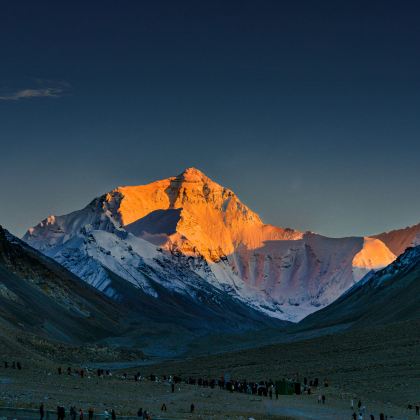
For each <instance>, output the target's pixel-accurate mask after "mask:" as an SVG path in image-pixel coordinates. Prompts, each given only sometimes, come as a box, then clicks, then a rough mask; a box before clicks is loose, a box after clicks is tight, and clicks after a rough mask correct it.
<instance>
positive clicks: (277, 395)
mask: <svg viewBox="0 0 420 420" xmlns="http://www.w3.org/2000/svg"><path fill="white" fill-rule="evenodd" d="M275 389H276V400H278V399H279V389H278V387H277V386H276V388H275ZM309 389H311V388H309Z"/></svg>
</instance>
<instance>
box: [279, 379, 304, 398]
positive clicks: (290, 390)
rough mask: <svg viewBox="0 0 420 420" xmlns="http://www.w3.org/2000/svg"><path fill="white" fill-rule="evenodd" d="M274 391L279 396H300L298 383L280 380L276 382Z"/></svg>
mask: <svg viewBox="0 0 420 420" xmlns="http://www.w3.org/2000/svg"><path fill="white" fill-rule="evenodd" d="M275 386H276V391H277V393H278V394H279V395H293V394H300V383H299V382H293V381H288V380H287V379H282V380H281V381H276V385H275Z"/></svg>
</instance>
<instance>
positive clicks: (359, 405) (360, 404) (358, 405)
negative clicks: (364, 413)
mask: <svg viewBox="0 0 420 420" xmlns="http://www.w3.org/2000/svg"><path fill="white" fill-rule="evenodd" d="M361 406H362V401H360V400H359V402H358V403H357V408H358V409H359V410H360V407H361Z"/></svg>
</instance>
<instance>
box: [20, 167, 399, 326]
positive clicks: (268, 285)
mask: <svg viewBox="0 0 420 420" xmlns="http://www.w3.org/2000/svg"><path fill="white" fill-rule="evenodd" d="M24 240H25V241H26V242H28V243H29V244H30V245H32V246H33V247H35V248H37V249H38V250H40V251H42V252H43V253H45V254H46V255H48V256H50V257H52V258H54V259H55V260H56V261H58V262H59V263H61V264H62V265H64V266H65V267H66V268H68V269H69V270H70V271H72V272H73V273H75V274H76V275H78V276H79V277H81V278H82V279H84V280H85V281H87V282H88V283H89V284H91V285H93V286H95V287H96V288H97V289H99V290H101V291H102V292H104V293H105V294H106V295H108V296H110V297H112V298H114V299H116V300H120V299H123V296H122V293H123V292H121V291H119V290H117V288H116V287H115V286H114V284H115V281H114V279H115V277H118V278H120V279H121V278H122V279H124V280H126V281H127V282H129V283H130V284H132V285H134V286H135V287H136V288H137V289H138V290H141V291H142V292H143V293H145V294H146V295H148V296H149V297H150V299H159V297H160V294H161V290H163V289H165V290H166V291H170V292H171V293H175V294H179V295H183V296H189V297H190V298H192V299H195V298H196V297H197V296H198V295H200V290H204V289H206V290H207V288H208V287H211V290H217V291H218V293H222V294H226V295H228V296H230V297H231V298H233V299H234V300H236V301H238V302H241V303H243V304H246V305H248V307H250V308H252V309H256V310H258V311H260V312H262V313H264V314H265V315H268V316H270V317H275V318H279V319H284V320H291V321H298V320H300V319H302V318H303V317H305V316H306V315H308V314H310V313H312V312H314V311H316V310H317V309H320V308H322V307H324V306H326V305H328V304H329V303H331V302H333V301H334V300H335V299H337V298H338V297H339V296H340V295H341V294H342V293H343V292H345V291H346V290H347V289H349V288H350V287H351V286H353V285H354V284H355V283H356V282H357V281H359V280H360V279H361V278H362V277H363V276H364V275H365V274H366V273H368V272H369V271H371V270H376V269H379V268H382V267H384V266H386V265H388V264H389V263H391V262H392V261H393V260H394V259H395V255H394V254H393V253H392V252H391V251H390V249H389V248H388V247H387V246H386V245H385V244H384V242H382V241H381V240H380V239H376V238H367V237H365V238H363V237H350V238H340V239H332V238H327V237H324V236H321V235H317V234H314V233H302V232H299V231H296V230H293V229H288V228H286V229H285V228H280V227H276V226H273V225H267V224H264V223H263V222H262V221H261V219H260V218H259V216H258V215H257V214H256V213H254V212H253V211H251V210H250V209H249V208H248V207H247V206H245V205H244V204H243V203H242V202H241V201H240V200H239V199H238V197H237V196H236V195H235V193H233V192H232V191H231V190H229V189H227V188H225V187H223V186H221V185H219V184H217V183H216V182H214V181H212V180H211V179H210V178H208V177H207V176H205V175H204V174H203V173H202V172H200V171H199V170H197V169H194V168H189V169H187V170H185V171H184V172H183V173H182V174H180V175H178V176H175V177H171V178H168V179H164V180H160V181H156V182H152V183H150V184H147V185H141V186H129V187H119V188H116V189H115V190H113V191H111V192H109V193H107V194H105V195H102V196H101V197H99V198H96V199H95V200H93V201H92V202H91V203H90V204H89V205H88V206H86V207H85V208H84V209H82V210H79V211H75V212H73V213H70V214H68V215H65V216H58V217H56V216H50V217H48V218H47V219H45V220H43V221H42V222H41V223H40V224H38V225H37V226H35V227H33V228H31V229H29V230H28V232H27V233H26V235H25V236H24ZM162 288H163V289H162ZM203 304H205V302H203Z"/></svg>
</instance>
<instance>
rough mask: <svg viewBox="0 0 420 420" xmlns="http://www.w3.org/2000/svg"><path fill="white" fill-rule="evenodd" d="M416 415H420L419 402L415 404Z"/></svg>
mask: <svg viewBox="0 0 420 420" xmlns="http://www.w3.org/2000/svg"><path fill="white" fill-rule="evenodd" d="M416 416H420V404H416Z"/></svg>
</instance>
